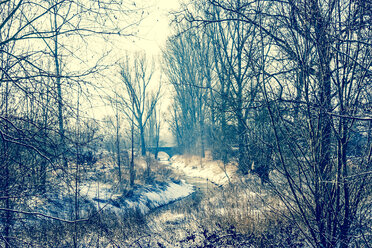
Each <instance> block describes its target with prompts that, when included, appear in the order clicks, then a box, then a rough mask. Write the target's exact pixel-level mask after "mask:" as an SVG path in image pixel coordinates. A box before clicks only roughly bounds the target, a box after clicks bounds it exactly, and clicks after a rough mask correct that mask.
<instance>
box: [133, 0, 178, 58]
mask: <svg viewBox="0 0 372 248" xmlns="http://www.w3.org/2000/svg"><path fill="white" fill-rule="evenodd" d="M139 2H141V3H142V4H143V5H144V6H148V8H146V9H145V11H148V12H149V15H148V16H147V17H146V18H145V19H144V20H143V21H142V23H141V24H140V26H139V35H138V37H135V38H133V41H134V42H133V41H132V44H131V45H132V46H129V49H130V50H131V49H138V50H145V51H146V53H147V54H148V55H149V56H150V55H158V54H159V53H160V49H161V47H162V46H163V45H164V44H165V41H166V39H167V37H168V36H169V35H170V33H171V31H170V27H169V24H170V16H169V14H168V13H169V11H172V10H177V9H178V8H179V3H178V0H141V1H139Z"/></svg>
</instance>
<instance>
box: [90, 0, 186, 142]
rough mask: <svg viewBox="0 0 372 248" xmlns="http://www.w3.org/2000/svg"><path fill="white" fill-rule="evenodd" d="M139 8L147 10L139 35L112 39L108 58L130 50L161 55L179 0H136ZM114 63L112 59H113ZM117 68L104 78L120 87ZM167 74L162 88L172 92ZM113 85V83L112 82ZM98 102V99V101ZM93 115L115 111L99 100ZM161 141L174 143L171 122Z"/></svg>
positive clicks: (163, 106)
mask: <svg viewBox="0 0 372 248" xmlns="http://www.w3.org/2000/svg"><path fill="white" fill-rule="evenodd" d="M134 1H135V3H136V7H138V8H141V7H142V6H145V8H143V10H144V12H145V19H144V20H143V21H142V22H141V23H140V25H139V27H138V30H139V33H138V35H136V36H134V37H130V38H128V37H121V38H118V37H116V38H113V40H112V41H111V42H113V44H112V45H113V47H111V48H110V49H113V50H112V52H111V55H110V58H109V60H119V61H120V59H121V58H124V56H125V54H126V53H127V52H134V51H136V50H137V51H140V50H144V51H145V52H146V54H147V58H149V59H150V58H151V57H154V58H155V59H156V57H159V58H160V56H161V49H162V48H163V47H164V45H165V42H166V40H167V38H168V36H169V35H170V34H171V28H170V26H169V25H170V21H171V19H170V18H171V17H170V16H169V12H170V11H172V10H178V9H179V0H139V1H136V0H134ZM99 44H101V45H103V48H102V49H105V45H104V43H99ZM111 62H112V61H111ZM158 62H159V61H156V64H157V65H156V67H157V69H156V72H155V74H154V75H153V81H154V82H153V83H154V84H157V83H158V81H159V78H160V74H161V72H160V71H161V68H160V64H159V63H158ZM117 69H118V70H117V71H116V69H114V71H110V74H109V75H107V77H106V78H105V79H103V80H104V81H106V83H108V84H110V81H111V82H119V86H118V87H120V80H121V79H120V74H119V67H118V68H117ZM164 80H165V76H162V81H163V90H164V92H169V90H167V89H166V88H167V87H169V86H167V85H166V84H164ZM111 85H112V83H111ZM169 99H170V95H169V94H163V97H162V99H161V100H160V103H161V109H162V110H161V111H162V112H163V113H166V111H167V110H168V109H169V102H170V100H169ZM96 103H98V102H96ZM92 114H93V116H94V117H95V118H98V119H100V118H102V117H103V116H105V115H107V114H109V115H112V114H113V110H112V108H111V107H110V106H107V105H105V106H103V105H101V104H99V103H98V105H96V106H94V108H93V113H92ZM161 140H163V141H164V140H166V141H167V143H169V142H171V143H172V141H171V140H172V137H171V134H170V132H169V130H168V125H167V124H166V123H163V124H162V130H161Z"/></svg>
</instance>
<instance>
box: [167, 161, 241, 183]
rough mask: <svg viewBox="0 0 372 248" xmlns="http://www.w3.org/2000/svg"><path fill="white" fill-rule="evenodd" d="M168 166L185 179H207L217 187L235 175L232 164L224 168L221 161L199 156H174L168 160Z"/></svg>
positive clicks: (234, 168)
mask: <svg viewBox="0 0 372 248" xmlns="http://www.w3.org/2000/svg"><path fill="white" fill-rule="evenodd" d="M170 166H171V167H172V168H173V169H174V170H175V171H181V172H183V173H184V174H185V176H187V177H194V178H202V179H208V180H209V181H211V182H212V183H215V184H217V185H224V184H227V183H228V182H229V180H231V178H232V177H234V175H235V173H236V166H234V165H232V164H227V165H226V166H224V165H223V163H222V162H221V161H216V160H212V159H211V158H208V157H206V158H200V157H199V156H185V155H175V156H173V157H172V158H171V159H170Z"/></svg>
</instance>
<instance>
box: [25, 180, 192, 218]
mask: <svg viewBox="0 0 372 248" xmlns="http://www.w3.org/2000/svg"><path fill="white" fill-rule="evenodd" d="M117 192H119V190H118V189H117V187H116V186H113V185H110V184H107V183H99V182H95V181H93V182H89V183H88V182H85V183H83V184H81V186H80V197H79V212H80V218H88V217H89V216H90V214H92V213H94V212H95V211H97V210H103V211H112V212H115V213H117V214H120V213H130V212H134V211H135V212H140V213H142V214H146V213H148V212H149V211H151V210H152V209H155V208H158V207H161V206H163V205H166V204H169V203H171V202H174V201H177V200H180V199H182V198H184V197H187V196H189V195H190V194H192V193H193V192H194V187H193V186H192V185H190V184H187V183H185V182H184V181H169V182H161V183H154V184H153V185H146V186H143V185H138V186H136V187H135V188H134V189H133V190H132V191H128V192H127V193H126V194H125V195H123V194H119V193H117ZM29 205H30V206H31V203H30V204H29ZM32 205H33V206H34V207H35V209H34V210H36V211H37V212H40V213H42V214H45V215H49V216H52V217H56V218H60V219H65V220H73V219H74V206H75V198H74V194H73V193H70V194H67V193H65V194H64V195H62V194H60V193H57V192H54V193H49V194H48V195H47V197H46V198H44V199H42V200H41V199H39V198H35V199H32Z"/></svg>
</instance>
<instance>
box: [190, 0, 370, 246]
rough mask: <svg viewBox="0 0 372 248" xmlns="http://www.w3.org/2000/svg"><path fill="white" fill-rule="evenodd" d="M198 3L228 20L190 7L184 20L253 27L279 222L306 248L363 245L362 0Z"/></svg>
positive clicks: (365, 82) (365, 88)
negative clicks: (276, 175)
mask: <svg viewBox="0 0 372 248" xmlns="http://www.w3.org/2000/svg"><path fill="white" fill-rule="evenodd" d="M206 3H207V6H209V7H210V8H218V9H219V10H220V11H223V12H226V13H228V14H229V15H227V16H220V17H219V18H206V17H205V16H200V15H196V14H194V13H192V12H191V11H189V12H188V13H186V16H185V17H186V19H187V20H189V21H190V22H191V23H193V24H196V25H197V26H200V25H206V26H208V25H212V24H216V25H218V24H219V23H229V22H235V23H240V24H241V25H244V26H247V27H253V28H255V29H256V33H257V35H256V38H255V41H256V42H257V44H258V45H259V46H256V47H257V48H256V49H257V51H258V52H259V54H258V55H259V56H258V59H257V60H255V61H254V65H253V66H251V68H252V69H253V70H254V74H253V75H254V76H255V77H256V78H257V81H258V83H259V85H260V88H259V89H260V94H262V98H261V100H263V101H262V104H264V105H265V107H266V111H267V115H268V117H269V119H270V128H271V132H272V137H273V138H274V140H273V144H274V146H272V148H273V156H274V158H275V160H276V163H274V164H273V165H274V167H275V168H276V169H277V170H278V171H279V172H280V173H281V174H282V175H283V176H284V178H285V180H286V183H287V187H280V183H279V182H275V181H274V182H272V186H273V187H272V189H273V190H274V191H275V192H276V193H277V194H278V196H279V197H280V198H281V199H282V201H283V203H284V205H285V207H286V210H287V211H288V215H287V216H286V217H288V218H289V219H291V221H293V222H294V223H296V228H298V229H299V230H300V231H301V232H302V235H303V236H304V237H305V239H306V240H307V242H308V243H309V244H311V245H312V246H314V247H335V246H340V247H348V245H349V244H350V243H352V242H354V243H357V242H365V243H368V240H367V239H365V238H363V237H365V233H366V230H365V229H363V228H362V226H363V225H364V224H363V223H366V222H365V221H366V218H367V217H366V213H365V212H364V209H365V207H366V201H367V199H368V198H369V197H370V193H371V192H370V190H369V189H368V185H369V184H370V183H371V181H370V180H371V177H370V174H371V166H370V165H371V140H370V134H369V133H370V131H371V130H370V122H371V113H370V110H366V109H367V106H370V104H371V103H370V100H371V98H370V95H371V86H370V84H369V81H370V77H371V71H370V65H371V56H370V49H371V42H370V39H368V36H369V35H370V29H369V28H368V24H367V23H368V20H369V17H368V16H369V14H370V9H371V5H370V3H366V2H364V1H358V2H355V1H344V0H336V1H322V2H319V1H240V2H238V5H237V3H236V2H233V1H219V0H209V1H206ZM239 3H240V4H239ZM208 10H210V9H208ZM248 44H249V43H248ZM238 99H239V98H238ZM356 137H358V141H359V145H358V147H355V145H352V144H355V141H353V140H354V139H356ZM356 150H358V152H357V153H356V152H355V151H356ZM363 239H364V240H363Z"/></svg>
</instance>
